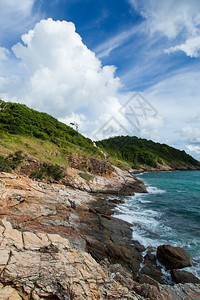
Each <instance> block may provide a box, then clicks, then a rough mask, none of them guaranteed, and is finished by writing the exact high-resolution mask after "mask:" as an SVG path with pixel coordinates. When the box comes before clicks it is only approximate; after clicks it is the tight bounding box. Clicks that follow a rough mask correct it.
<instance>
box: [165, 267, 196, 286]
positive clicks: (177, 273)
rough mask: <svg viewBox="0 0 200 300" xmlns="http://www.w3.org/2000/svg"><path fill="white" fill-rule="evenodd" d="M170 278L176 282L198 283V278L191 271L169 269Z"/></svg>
mask: <svg viewBox="0 0 200 300" xmlns="http://www.w3.org/2000/svg"><path fill="white" fill-rule="evenodd" d="M170 273H171V276H172V279H173V280H174V281H175V282H176V283H200V280H199V278H197V277H196V276H194V275H193V274H192V273H190V272H187V271H182V270H171V272H170Z"/></svg>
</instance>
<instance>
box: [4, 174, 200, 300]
mask: <svg viewBox="0 0 200 300" xmlns="http://www.w3.org/2000/svg"><path fill="white" fill-rule="evenodd" d="M129 183H130V182H129ZM128 186H129V185H128ZM0 192H1V209H0V213H1V228H0V229H2V231H1V232H2V242H1V247H0V251H1V252H2V253H8V254H9V253H12V255H11V256H9V255H8V257H7V256H5V260H4V262H3V265H2V269H1V277H0V279H1V284H2V285H3V287H1V286H0V294H1V290H5V288H7V289H8V286H9V289H12V292H13V289H14V292H15V293H18V295H19V297H21V298H19V297H18V298H17V297H16V296H15V298H14V299H26V297H27V295H30V294H32V295H33V294H34V295H35V296H34V297H35V299H43V296H44V295H45V297H50V296H53V295H55V296H56V297H58V299H61V300H62V299H63V300H64V299H68V298H66V297H67V296H66V295H69V293H71V294H73V295H74V296H73V298H72V299H77V300H78V299H174V298H173V295H174V293H175V294H176V295H178V294H180V293H183V292H185V293H186V294H187V293H188V295H189V293H193V294H194V295H198V293H199V292H200V286H199V285H198V284H195V285H194V284H186V285H175V286H171V285H168V284H166V282H163V281H162V278H161V276H162V274H161V270H160V269H159V267H158V266H156V265H155V257H154V256H152V252H151V249H148V250H149V251H148V250H147V249H145V247H144V246H142V245H141V244H139V243H137V242H135V243H133V241H132V229H131V225H130V224H129V223H127V222H125V221H122V220H119V219H116V218H115V217H113V210H114V207H115V205H117V203H119V201H123V199H120V196H119V197H116V196H115V195H112V196H111V195H108V194H101V193H99V194H98V193H88V192H87V191H82V190H78V189H75V188H72V187H66V186H65V185H62V184H60V183H42V182H39V181H36V180H34V181H33V180H31V179H30V178H28V177H27V176H24V175H17V174H6V173H2V174H1V179H0ZM122 197H123V196H122ZM5 218H6V220H7V221H6V220H5ZM9 222H11V225H9V224H10V223H9ZM21 236H22V237H23V238H21ZM47 237H48V239H47ZM20 239H21V241H22V243H21V244H20V243H19V242H20ZM50 239H51V243H50V242H49V240H50ZM55 240H56V241H57V242H52V241H55ZM58 241H59V242H58ZM49 243H50V244H49ZM66 245H67V246H66ZM146 250H147V251H146ZM144 254H145V257H144ZM72 257H73V259H72ZM144 258H145V259H144ZM60 260H61V261H62V260H63V261H65V263H64V264H59V261H60ZM29 262H30V263H31V266H30V269H29V268H27V267H26V266H29V265H30V264H29ZM141 263H143V264H146V269H145V273H143V274H142V273H141V274H140V276H139V277H138V271H139V270H140V267H141ZM77 264H78V266H79V267H78V269H77V267H76V266H77ZM38 266H40V267H38ZM65 266H67V269H66V267H65ZM155 266H156V267H155ZM38 268H39V269H38ZM55 268H56V272H57V273H55ZM29 270H30V271H31V272H32V274H34V276H33V275H31V276H30V274H29V273H28V272H29ZM47 270H48V272H47ZM69 270H71V271H69ZM79 270H82V271H81V272H82V273H81V274H80V272H79ZM73 274H74V275H73ZM73 276H74V277H73ZM153 277H154V278H153ZM24 278H25V279H24ZM30 286H32V289H31V290H30V288H29V287H30ZM58 286H62V289H60V288H58ZM194 291H195V292H194ZM14 292H13V293H14ZM2 293H3V292H2ZM188 297H189V296H188ZM56 299H57V298H56ZM188 299H189V298H188ZM194 299H195V298H194Z"/></svg>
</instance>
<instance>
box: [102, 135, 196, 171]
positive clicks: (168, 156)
mask: <svg viewBox="0 0 200 300" xmlns="http://www.w3.org/2000/svg"><path fill="white" fill-rule="evenodd" d="M96 144H97V146H99V147H100V148H102V150H103V151H105V152H108V153H109V155H110V156H111V161H112V162H114V163H115V164H116V162H117V161H118V162H120V161H121V162H126V163H128V164H130V165H131V166H132V167H133V168H139V166H141V165H143V166H149V167H156V166H157V165H158V164H163V165H164V164H166V165H169V166H171V167H177V166H199V167H200V162H198V161H197V160H195V159H194V158H193V157H191V156H190V155H188V154H187V153H185V151H180V150H177V149H175V148H173V147H170V146H168V145H166V144H159V143H155V142H153V141H151V140H150V141H148V140H146V139H140V138H137V137H130V136H119V137H113V138H109V139H106V140H102V141H98V142H96Z"/></svg>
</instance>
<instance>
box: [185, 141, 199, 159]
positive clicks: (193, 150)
mask: <svg viewBox="0 0 200 300" xmlns="http://www.w3.org/2000/svg"><path fill="white" fill-rule="evenodd" d="M186 152H187V153H189V154H190V155H192V156H193V157H195V158H196V159H197V160H199V161H200V146H194V145H187V146H186Z"/></svg>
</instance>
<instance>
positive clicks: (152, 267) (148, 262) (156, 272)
mask: <svg viewBox="0 0 200 300" xmlns="http://www.w3.org/2000/svg"><path fill="white" fill-rule="evenodd" d="M152 251H153V249H149V250H148V251H147V253H146V255H145V256H144V259H143V263H142V268H141V269H140V271H139V273H138V280H139V282H142V280H143V279H144V276H146V275H147V277H148V278H152V280H155V281H156V282H159V283H161V284H165V283H167V282H165V280H164V279H163V273H162V269H161V267H160V266H157V264H156V256H155V254H154V253H152ZM148 283H149V282H148Z"/></svg>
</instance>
